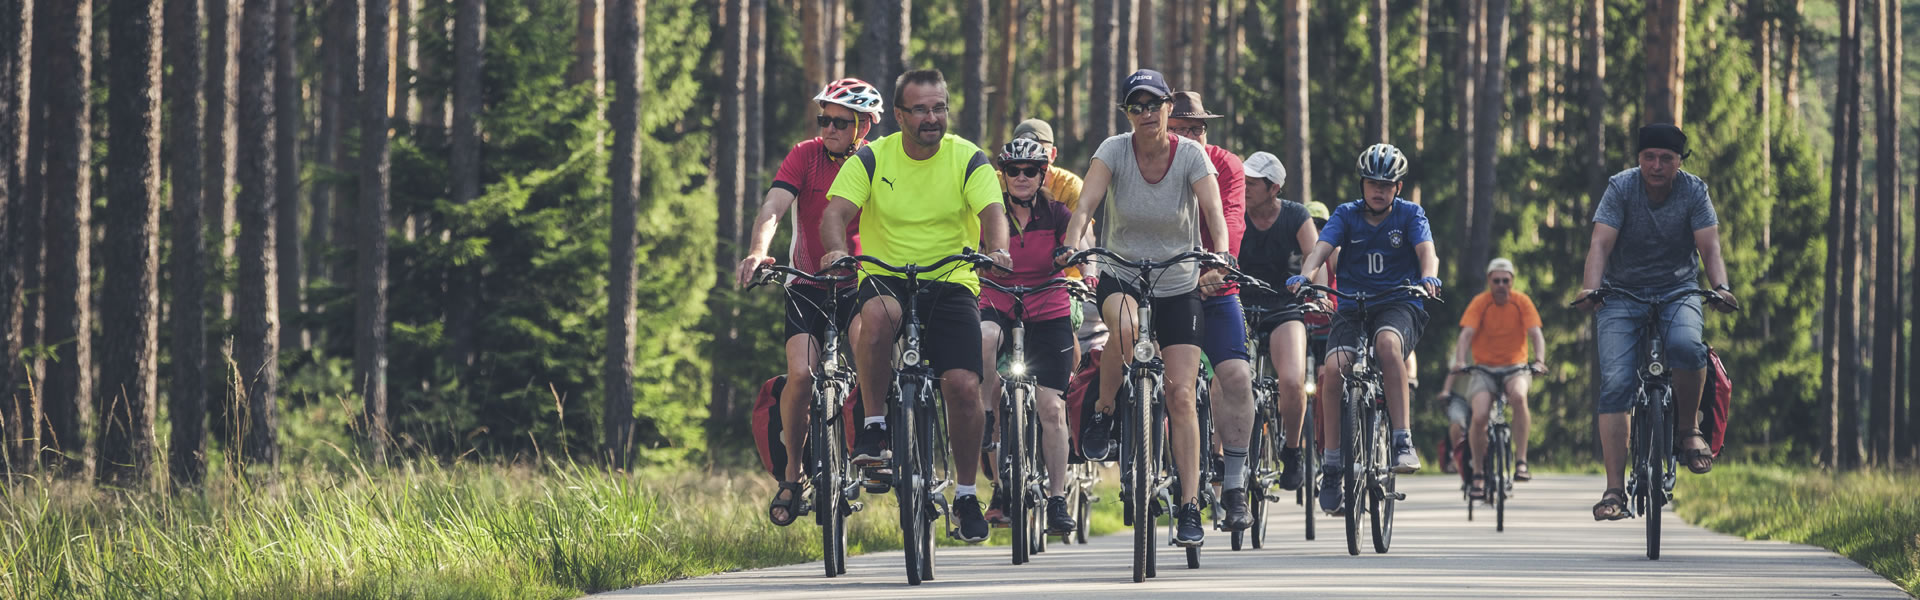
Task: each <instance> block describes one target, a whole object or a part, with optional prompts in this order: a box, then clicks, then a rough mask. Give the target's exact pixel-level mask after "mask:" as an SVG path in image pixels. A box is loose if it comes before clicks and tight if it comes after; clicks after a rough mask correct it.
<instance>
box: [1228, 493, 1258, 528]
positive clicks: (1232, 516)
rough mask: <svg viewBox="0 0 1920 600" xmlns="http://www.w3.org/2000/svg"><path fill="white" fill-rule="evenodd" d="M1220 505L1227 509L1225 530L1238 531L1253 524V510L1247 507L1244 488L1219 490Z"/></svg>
mask: <svg viewBox="0 0 1920 600" xmlns="http://www.w3.org/2000/svg"><path fill="white" fill-rule="evenodd" d="M1220 505H1221V507H1222V508H1225V509H1226V510H1227V531H1240V530H1242V529H1246V528H1248V527H1252V526H1253V512H1252V511H1250V510H1248V509H1247V489H1246V488H1239V489H1232V490H1227V491H1225V492H1221V493H1220Z"/></svg>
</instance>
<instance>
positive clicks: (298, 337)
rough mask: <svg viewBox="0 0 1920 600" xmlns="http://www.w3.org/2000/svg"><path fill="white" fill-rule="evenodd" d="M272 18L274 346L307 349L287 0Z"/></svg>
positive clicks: (294, 67) (296, 106)
mask: <svg viewBox="0 0 1920 600" xmlns="http://www.w3.org/2000/svg"><path fill="white" fill-rule="evenodd" d="M273 17H274V18H273V25H274V68H273V78H274V80H273V95H274V98H273V102H274V127H275V129H274V140H275V142H276V143H277V144H278V148H277V149H276V150H275V151H274V160H276V161H278V162H277V164H276V165H275V166H274V171H275V172H277V173H280V174H281V176H280V177H279V178H278V180H277V181H276V183H275V185H277V186H278V188H277V189H276V190H275V191H276V192H277V193H278V195H279V199H278V200H277V201H276V204H275V206H276V207H277V209H278V211H279V212H278V213H277V214H276V215H275V216H274V226H275V227H277V228H279V231H277V232H275V235H274V237H275V238H276V239H277V240H278V241H279V243H278V244H276V245H275V246H274V254H275V256H274V262H275V263H276V264H277V265H278V266H279V267H280V282H279V285H278V289H277V290H276V292H277V293H278V295H279V298H278V302H279V304H280V348H281V349H282V350H289V351H293V350H305V349H306V347H307V335H306V333H307V332H306V328H305V327H302V326H300V325H299V324H300V323H301V321H302V319H301V315H302V313H304V312H306V311H305V305H304V303H303V302H302V301H301V299H300V298H301V296H302V295H303V293H304V292H303V290H305V289H306V279H305V278H304V277H302V276H301V271H300V267H301V262H300V154H299V148H300V76H299V73H298V70H299V65H298V64H295V63H294V61H295V60H296V59H295V56H296V54H295V53H294V45H295V43H296V40H295V39H294V28H293V0H274V15H273ZM380 39H382V40H384V39H386V38H384V37H383V38H380ZM373 45H374V46H383V47H384V46H385V44H373ZM370 47H371V46H370ZM380 101H381V102H385V101H386V96H385V95H382V96H381V97H380Z"/></svg>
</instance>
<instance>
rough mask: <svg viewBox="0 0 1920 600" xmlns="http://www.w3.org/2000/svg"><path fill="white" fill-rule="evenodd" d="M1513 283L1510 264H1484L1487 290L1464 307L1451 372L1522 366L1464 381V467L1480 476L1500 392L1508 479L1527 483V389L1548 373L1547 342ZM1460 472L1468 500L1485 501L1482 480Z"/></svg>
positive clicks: (1530, 306) (1534, 313) (1499, 261)
mask: <svg viewBox="0 0 1920 600" xmlns="http://www.w3.org/2000/svg"><path fill="white" fill-rule="evenodd" d="M1513 279H1514V269H1513V261H1511V260H1507V259H1504V258H1496V259H1493V262H1490V263H1487V291H1484V292H1481V293H1480V295H1478V296H1474V298H1473V302H1471V303H1468V304H1467V312H1465V313H1463V314H1461V315H1460V340H1459V341H1458V342H1457V343H1455V344H1454V347H1453V368H1452V369H1451V370H1452V371H1453V372H1456V373H1457V372H1460V371H1461V370H1464V369H1466V368H1467V365H1478V366H1482V367H1487V368H1490V369H1494V370H1500V369H1505V368H1508V367H1516V366H1520V365H1523V364H1524V365H1526V366H1527V368H1526V369H1521V370H1519V371H1516V372H1514V373H1512V374H1510V375H1507V376H1505V377H1500V378H1496V377H1494V376H1492V375H1488V374H1486V373H1481V372H1479V371H1475V372H1473V373H1472V374H1470V375H1469V376H1468V377H1469V379H1468V383H1467V398H1468V399H1469V400H1468V402H1469V403H1470V404H1471V408H1470V411H1469V412H1470V415H1471V417H1470V419H1469V422H1468V424H1467V427H1466V429H1467V440H1468V443H1469V444H1471V445H1472V447H1473V459H1472V461H1471V462H1468V463H1467V465H1471V470H1472V471H1479V470H1481V469H1482V468H1484V467H1485V466H1486V456H1487V420H1488V418H1489V416H1490V414H1489V413H1490V412H1491V409H1492V407H1493V394H1494V392H1495V391H1498V390H1505V391H1506V394H1507V403H1508V404H1510V405H1512V406H1513V434H1514V435H1513V455H1514V462H1513V470H1514V473H1513V480H1514V481H1529V480H1532V479H1533V472H1532V471H1530V470H1528V469H1527V425H1528V424H1529V422H1530V421H1531V418H1530V417H1529V415H1528V413H1527V390H1528V388H1530V387H1531V386H1532V385H1533V374H1534V373H1541V374H1545V373H1546V372H1547V338H1546V336H1544V335H1541V333H1540V311H1538V310H1535V309H1534V307H1533V300H1532V299H1530V298H1527V295H1526V294H1522V293H1520V292H1518V291H1515V290H1514V289H1513ZM1529 342H1531V343H1532V344H1533V362H1531V363H1528V362H1527V344H1528V343H1529ZM1469 354H1471V356H1469ZM1451 378H1452V377H1451V376H1449V379H1451ZM1448 412H1449V413H1450V414H1451V413H1454V412H1458V409H1457V408H1455V407H1452V406H1449V407H1448ZM1460 471H1461V473H1462V476H1464V477H1467V481H1468V482H1469V483H1468V485H1470V486H1472V487H1470V488H1468V491H1467V497H1469V498H1473V499H1480V498H1485V497H1486V492H1487V491H1486V490H1485V489H1483V486H1484V485H1485V479H1483V478H1479V477H1472V476H1471V474H1470V473H1469V472H1468V471H1469V469H1468V468H1467V467H1466V466H1465V465H1463V466H1462V468H1461V469H1460Z"/></svg>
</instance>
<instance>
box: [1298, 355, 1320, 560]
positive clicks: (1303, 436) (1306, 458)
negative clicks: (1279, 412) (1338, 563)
mask: <svg viewBox="0 0 1920 600" xmlns="http://www.w3.org/2000/svg"><path fill="white" fill-rule="evenodd" d="M1308 373H1309V376H1311V373H1312V370H1308ZM1318 401H1319V398H1315V397H1312V396H1309V397H1308V398H1307V409H1306V412H1304V413H1301V415H1300V476H1301V477H1302V479H1301V480H1300V490H1301V493H1300V496H1299V497H1300V499H1301V502H1300V503H1301V504H1303V505H1306V508H1307V510H1306V513H1307V526H1306V529H1307V540H1308V541H1312V540H1313V535H1314V531H1313V519H1314V514H1313V511H1314V509H1315V508H1317V507H1315V506H1314V504H1315V503H1317V502H1319V501H1320V494H1319V491H1320V477H1319V475H1320V474H1319V473H1318V471H1319V470H1320V457H1319V456H1315V455H1316V454H1317V452H1315V450H1317V449H1319V448H1320V446H1319V434H1320V432H1319V431H1318V429H1319V425H1318V424H1317V423H1315V421H1314V418H1313V417H1314V413H1317V412H1319V411H1318V410H1316V409H1315V408H1314V406H1313V405H1314V403H1315V402H1318Z"/></svg>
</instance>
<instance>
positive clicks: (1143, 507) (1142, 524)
mask: <svg viewBox="0 0 1920 600" xmlns="http://www.w3.org/2000/svg"><path fill="white" fill-rule="evenodd" d="M1131 387H1132V390H1131V391H1132V394H1131V395H1129V396H1128V397H1127V437H1128V438H1130V439H1128V440H1127V473H1126V475H1125V481H1124V483H1126V484H1127V485H1126V487H1127V490H1126V494H1127V512H1128V513H1130V516H1131V517H1132V520H1133V582H1134V583H1140V582H1143V581H1146V580H1147V571H1148V569H1149V567H1150V565H1149V562H1150V561H1152V560H1153V550H1154V548H1153V525H1154V523H1153V507H1152V504H1153V465H1154V464H1155V463H1156V462H1157V460H1156V457H1155V456H1154V454H1153V450H1154V447H1153V446H1154V445H1153V410H1152V401H1151V400H1150V399H1149V398H1148V397H1147V394H1148V393H1149V392H1148V391H1147V388H1148V387H1149V386H1148V383H1147V381H1146V379H1145V378H1141V379H1140V380H1139V381H1136V382H1134V383H1133V384H1132V385H1131Z"/></svg>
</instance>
